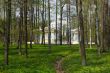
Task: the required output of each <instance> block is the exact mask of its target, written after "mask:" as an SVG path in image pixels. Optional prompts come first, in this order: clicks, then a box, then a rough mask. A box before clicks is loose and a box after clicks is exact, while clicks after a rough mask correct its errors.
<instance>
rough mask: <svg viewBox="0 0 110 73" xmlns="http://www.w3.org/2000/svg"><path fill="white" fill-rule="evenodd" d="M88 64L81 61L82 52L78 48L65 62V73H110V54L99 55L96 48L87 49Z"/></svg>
mask: <svg viewBox="0 0 110 73" xmlns="http://www.w3.org/2000/svg"><path fill="white" fill-rule="evenodd" d="M86 50H87V51H86V52H87V66H82V65H81V63H80V54H79V52H78V50H76V51H73V53H72V54H70V55H69V56H68V57H67V58H65V61H64V63H63V69H64V70H65V73H109V72H110V63H109V62H110V58H109V57H110V54H105V53H104V54H102V55H101V56H98V54H97V51H96V48H93V49H90V48H89V49H86Z"/></svg>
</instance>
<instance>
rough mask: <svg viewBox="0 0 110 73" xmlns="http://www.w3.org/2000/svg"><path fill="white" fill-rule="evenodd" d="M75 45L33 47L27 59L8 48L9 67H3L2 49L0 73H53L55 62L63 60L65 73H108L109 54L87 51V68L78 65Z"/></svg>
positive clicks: (78, 58)
mask: <svg viewBox="0 0 110 73" xmlns="http://www.w3.org/2000/svg"><path fill="white" fill-rule="evenodd" d="M78 48H79V47H78V46H77V45H73V46H71V48H70V47H69V46H66V45H63V46H55V45H53V46H52V53H51V54H48V46H43V45H42V46H41V45H34V46H33V49H28V50H29V58H25V56H20V55H18V53H17V50H16V49H15V48H10V53H9V54H10V55H9V65H8V66H4V65H3V61H4V54H3V51H4V50H3V49H2V48H1V49H0V73H55V67H54V65H55V62H56V61H57V60H58V59H60V58H62V57H63V58H64V61H63V64H62V67H63V70H64V71H65V73H110V54H107V53H106V54H103V55H102V56H101V57H99V56H97V51H96V49H94V48H93V49H87V63H88V66H85V67H83V66H81V65H80V53H79V49H78Z"/></svg>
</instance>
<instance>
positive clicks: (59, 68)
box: [55, 58, 64, 73]
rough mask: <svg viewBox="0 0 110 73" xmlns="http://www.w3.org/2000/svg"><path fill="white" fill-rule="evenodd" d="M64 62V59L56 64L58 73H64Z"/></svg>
mask: <svg viewBox="0 0 110 73" xmlns="http://www.w3.org/2000/svg"><path fill="white" fill-rule="evenodd" d="M62 62H63V58H61V59H60V60H57V61H56V63H55V69H56V73H64V71H63V69H62Z"/></svg>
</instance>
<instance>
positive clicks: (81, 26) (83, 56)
mask: <svg viewBox="0 0 110 73" xmlns="http://www.w3.org/2000/svg"><path fill="white" fill-rule="evenodd" d="M79 23H80V50H81V51H80V52H81V60H82V65H86V50H85V44H84V24H83V14H82V0H79Z"/></svg>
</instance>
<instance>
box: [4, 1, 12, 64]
mask: <svg viewBox="0 0 110 73" xmlns="http://www.w3.org/2000/svg"><path fill="white" fill-rule="evenodd" d="M6 6H7V7H6V16H7V18H6V24H5V30H4V31H5V38H4V42H5V44H4V47H5V49H4V52H5V61H4V63H5V65H8V64H9V62H8V61H9V60H8V55H9V44H10V25H11V0H8V1H7V3H6Z"/></svg>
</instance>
